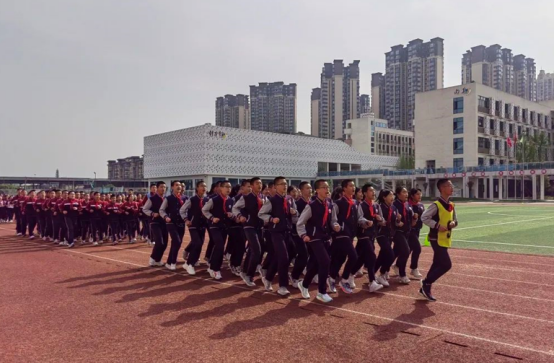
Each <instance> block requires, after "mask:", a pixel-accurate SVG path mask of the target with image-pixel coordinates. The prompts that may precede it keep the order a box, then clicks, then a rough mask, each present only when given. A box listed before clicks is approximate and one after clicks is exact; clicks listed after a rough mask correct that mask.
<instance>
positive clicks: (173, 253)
mask: <svg viewBox="0 0 554 363" xmlns="http://www.w3.org/2000/svg"><path fill="white" fill-rule="evenodd" d="M167 232H168V233H169V236H170V237H171V247H170V249H169V256H167V263H168V264H170V265H172V264H176V263H177V257H178V255H179V250H180V249H181V244H182V243H183V236H184V235H185V225H184V224H174V223H168V224H167Z"/></svg>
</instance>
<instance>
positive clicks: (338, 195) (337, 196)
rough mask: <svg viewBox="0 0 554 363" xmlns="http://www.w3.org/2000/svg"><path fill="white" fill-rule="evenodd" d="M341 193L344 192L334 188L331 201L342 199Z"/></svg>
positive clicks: (340, 188) (339, 188)
mask: <svg viewBox="0 0 554 363" xmlns="http://www.w3.org/2000/svg"><path fill="white" fill-rule="evenodd" d="M343 192H344V190H343V189H342V187H336V188H335V190H333V194H332V195H331V199H332V200H337V199H340V198H342V193H343Z"/></svg>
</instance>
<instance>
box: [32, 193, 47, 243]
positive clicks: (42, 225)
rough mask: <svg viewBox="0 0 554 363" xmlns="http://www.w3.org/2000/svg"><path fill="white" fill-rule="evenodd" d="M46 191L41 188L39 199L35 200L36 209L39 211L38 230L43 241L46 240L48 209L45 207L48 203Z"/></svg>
mask: <svg viewBox="0 0 554 363" xmlns="http://www.w3.org/2000/svg"><path fill="white" fill-rule="evenodd" d="M45 196H46V193H45V192H44V190H41V191H40V192H38V194H37V200H36V202H35V210H36V213H37V223H38V231H39V233H40V238H42V240H43V241H46V210H45V209H44V205H45V203H46V198H45Z"/></svg>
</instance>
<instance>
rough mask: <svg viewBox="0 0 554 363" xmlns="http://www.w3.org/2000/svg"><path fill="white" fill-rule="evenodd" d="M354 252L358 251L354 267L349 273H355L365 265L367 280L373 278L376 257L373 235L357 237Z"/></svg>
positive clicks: (370, 280)
mask: <svg viewBox="0 0 554 363" xmlns="http://www.w3.org/2000/svg"><path fill="white" fill-rule="evenodd" d="M356 252H357V253H358V261H357V262H356V265H354V269H353V270H352V271H351V274H353V275H354V274H356V272H358V271H359V270H360V269H361V268H362V266H364V265H365V267H366V268H367V273H368V275H369V282H372V281H373V280H375V261H376V260H377V257H376V256H375V243H374V241H373V237H365V238H361V239H360V238H358V243H357V244H356Z"/></svg>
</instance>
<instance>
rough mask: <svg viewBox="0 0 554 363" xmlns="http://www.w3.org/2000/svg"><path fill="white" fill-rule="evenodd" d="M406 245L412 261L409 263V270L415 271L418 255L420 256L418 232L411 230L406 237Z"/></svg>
mask: <svg viewBox="0 0 554 363" xmlns="http://www.w3.org/2000/svg"><path fill="white" fill-rule="evenodd" d="M408 245H409V246H410V250H411V251H412V260H411V262H410V268H411V269H412V270H415V269H416V268H417V266H418V262H419V255H421V244H420V243H419V230H417V229H412V231H411V232H410V234H409V236H408Z"/></svg>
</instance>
